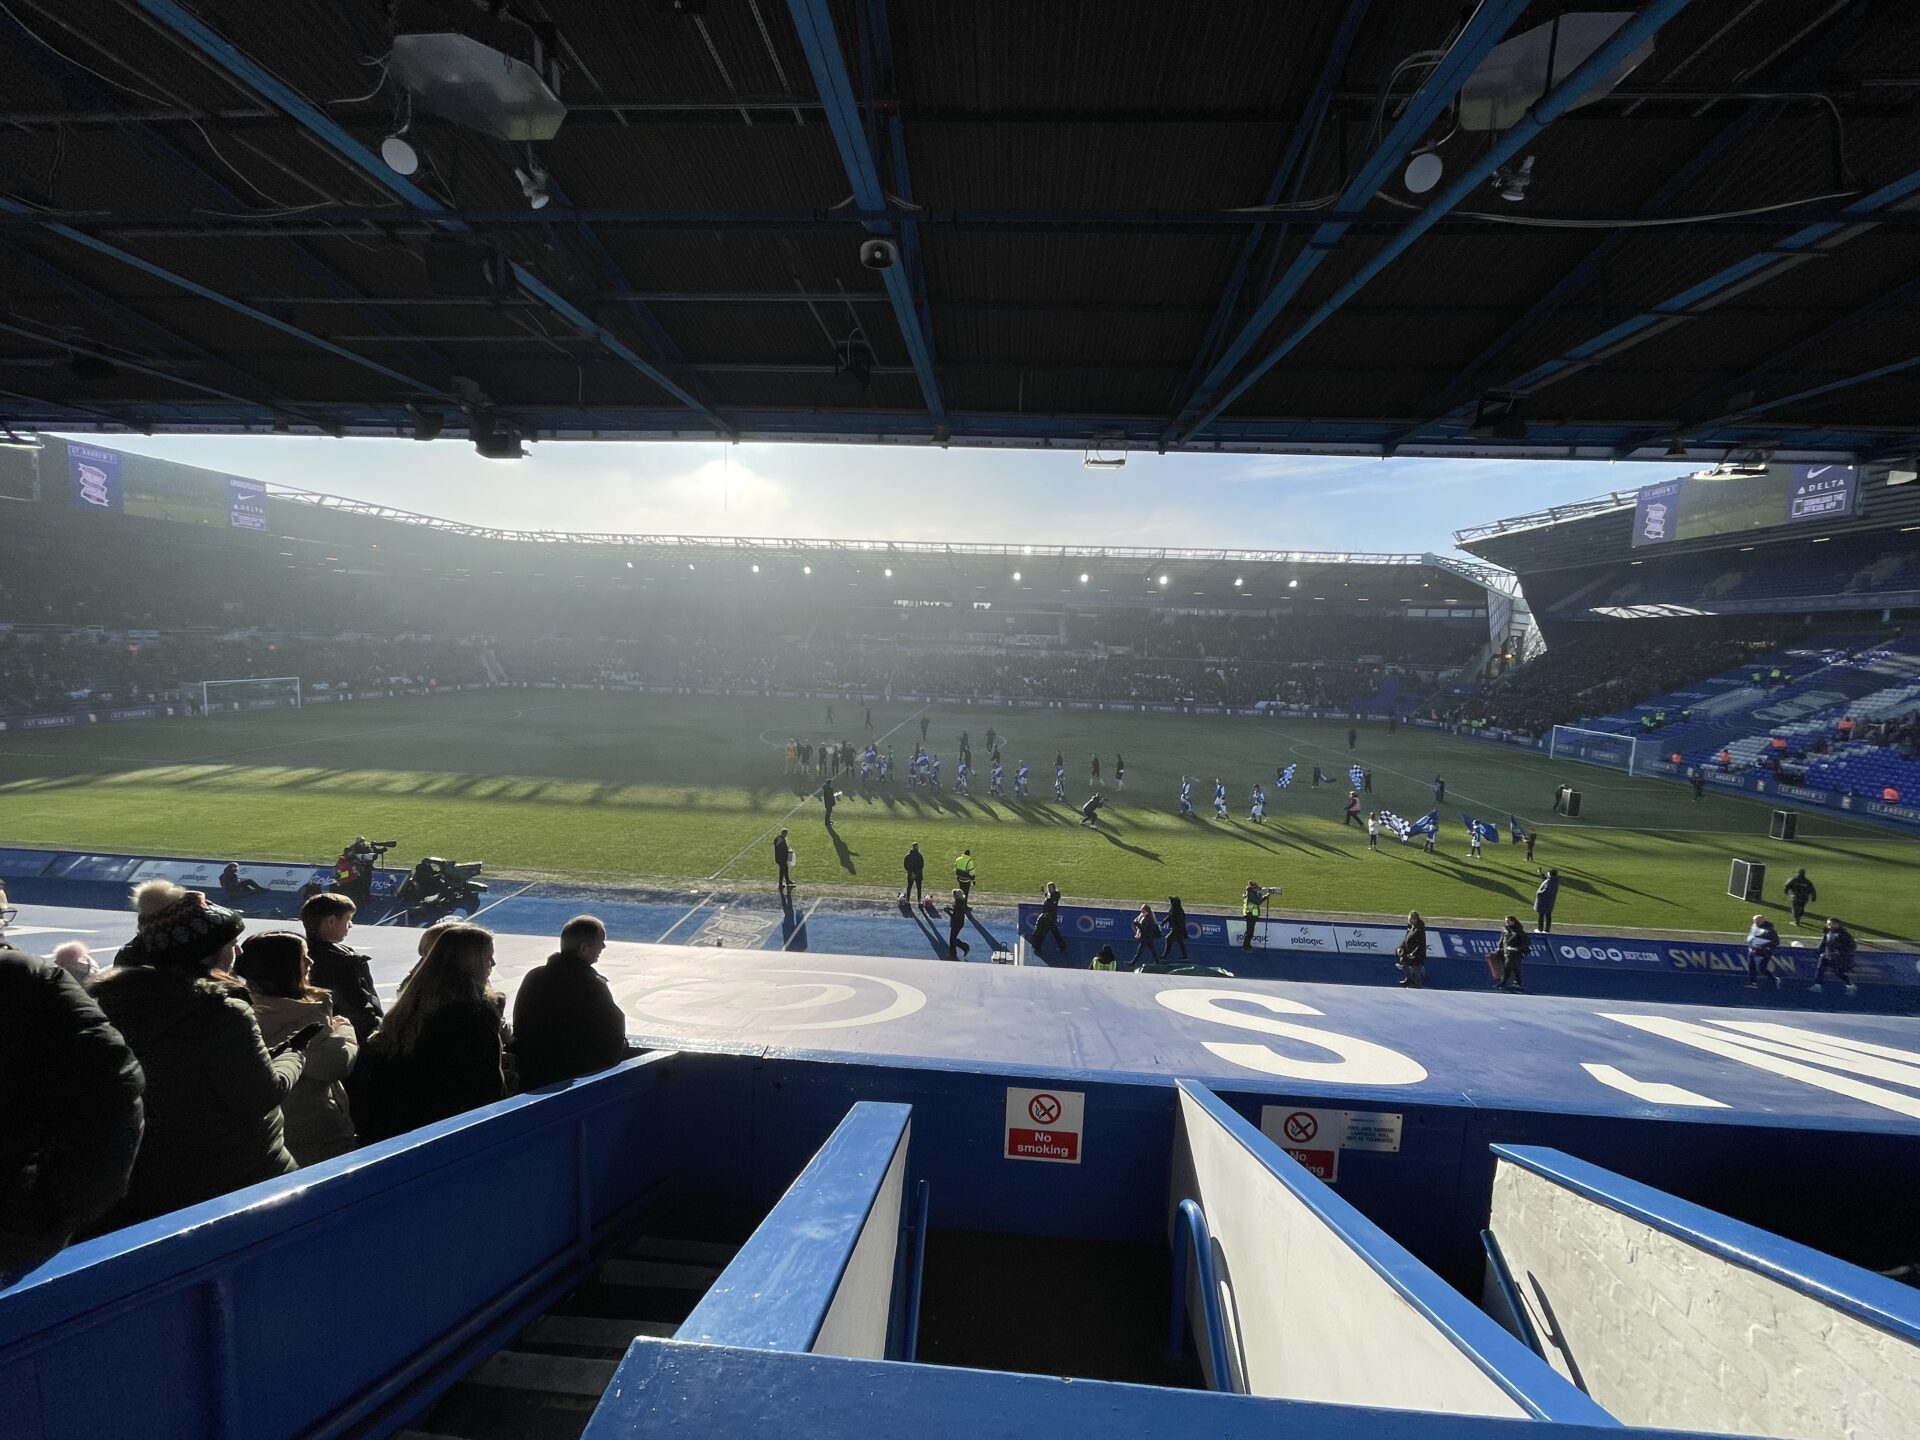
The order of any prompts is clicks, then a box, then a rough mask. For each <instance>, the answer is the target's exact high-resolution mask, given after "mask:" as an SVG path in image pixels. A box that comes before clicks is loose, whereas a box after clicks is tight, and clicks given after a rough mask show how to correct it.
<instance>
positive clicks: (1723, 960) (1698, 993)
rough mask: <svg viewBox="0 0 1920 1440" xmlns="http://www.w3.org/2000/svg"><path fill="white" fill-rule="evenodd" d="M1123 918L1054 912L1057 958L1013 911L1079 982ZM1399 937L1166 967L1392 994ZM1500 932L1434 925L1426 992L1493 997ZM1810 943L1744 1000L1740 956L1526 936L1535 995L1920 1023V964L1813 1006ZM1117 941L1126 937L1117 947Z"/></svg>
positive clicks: (1292, 924)
mask: <svg viewBox="0 0 1920 1440" xmlns="http://www.w3.org/2000/svg"><path fill="white" fill-rule="evenodd" d="M1134 913H1135V912H1133V911H1131V910H1117V909H1101V908H1095V907H1090V906H1066V905H1063V906H1061V907H1060V926H1061V929H1062V931H1063V932H1064V933H1065V934H1066V937H1067V949H1066V951H1065V953H1064V954H1063V953H1062V952H1061V951H1060V949H1059V948H1058V947H1057V946H1055V945H1054V944H1053V942H1052V940H1051V939H1049V940H1048V942H1047V944H1046V946H1045V948H1044V949H1043V950H1037V951H1036V950H1035V949H1034V948H1033V947H1032V943H1031V937H1032V935H1033V928H1034V925H1035V924H1036V923H1037V921H1038V917H1039V914H1040V907H1039V906H1037V905H1028V904H1023V905H1021V906H1020V916H1019V924H1020V933H1021V934H1022V935H1023V936H1026V937H1029V943H1028V950H1027V963H1028V964H1030V965H1033V964H1044V965H1048V966H1052V967H1055V968H1060V969H1068V970H1074V969H1080V970H1084V969H1085V968H1086V967H1087V965H1088V964H1089V963H1090V962H1091V960H1092V959H1093V956H1094V953H1095V952H1096V951H1097V950H1098V949H1099V947H1100V946H1101V945H1103V944H1108V945H1112V946H1113V947H1114V950H1115V953H1116V954H1117V955H1118V956H1119V958H1120V961H1121V963H1122V964H1125V963H1126V961H1127V958H1128V956H1129V955H1131V954H1132V951H1133V945H1132V939H1131V936H1132V925H1133V917H1134ZM1404 933H1405V931H1404V930H1403V929H1402V927H1400V926H1395V925H1369V924H1335V923H1332V922H1328V921H1317V920H1292V919H1287V918H1284V917H1274V918H1273V919H1271V920H1269V921H1265V922H1263V923H1262V924H1261V926H1260V927H1259V930H1258V938H1259V941H1260V943H1257V944H1256V945H1255V946H1254V947H1253V948H1252V949H1250V950H1243V949H1241V948H1240V947H1239V945H1238V943H1237V942H1236V937H1237V936H1238V935H1239V934H1240V926H1239V923H1238V922H1237V921H1234V920H1230V919H1228V918H1226V917H1223V916H1217V915H1191V914H1190V915H1189V916H1188V917H1187V936H1188V944H1187V955H1186V958H1185V960H1184V961H1182V959H1181V958H1180V957H1179V956H1177V955H1174V956H1168V957H1165V958H1166V962H1167V963H1172V964H1181V963H1191V964H1194V965H1212V966H1218V967H1219V968H1221V969H1224V970H1227V971H1230V972H1231V973H1232V974H1233V975H1235V976H1236V977H1241V978H1245V979H1254V980H1295V981H1310V982H1320V983H1333V984H1343V985H1394V984H1397V983H1398V982H1399V979H1400V976H1399V972H1398V971H1397V970H1396V969H1395V967H1394V959H1393V956H1394V950H1395V947H1396V946H1398V944H1399V943H1400V939H1401V936H1402V935H1403V934H1404ZM1499 933H1500V932H1499V931H1497V930H1485V929H1465V928H1461V927H1456V926H1439V925H1432V926H1429V927H1428V928H1427V956H1428V959H1427V985H1428V987H1429V988H1431V989H1436V990H1484V989H1486V988H1487V987H1488V985H1489V983H1490V982H1489V976H1488V970H1487V966H1486V957H1487V956H1488V955H1489V954H1490V953H1491V952H1492V951H1493V949H1494V948H1495V946H1496V945H1497V943H1498V940H1499ZM1816 933H1817V932H1808V935H1809V943H1808V944H1807V945H1805V946H1803V947H1795V946H1794V945H1792V944H1791V943H1789V944H1787V945H1784V946H1782V948H1781V949H1780V951H1779V952H1778V954H1777V955H1776V956H1775V959H1774V966H1773V973H1774V974H1775V975H1777V976H1779V977H1780V978H1781V980H1782V982H1783V988H1780V989H1774V988H1772V987H1767V988H1763V989H1761V990H1759V991H1751V990H1748V989H1747V988H1746V987H1745V983H1744V982H1745V980H1746V973H1747V952H1746V947H1745V946H1744V945H1735V944H1729V943H1726V942H1723V941H1709V940H1649V939H1629V938H1626V937H1623V936H1619V935H1575V934H1566V933H1562V932H1558V931H1556V932H1554V933H1552V934H1549V935H1534V936H1533V949H1532V950H1531V952H1530V953H1529V954H1528V956H1527V960H1526V984H1527V988H1528V989H1529V990H1530V991H1533V992H1535V993H1537V994H1541V995H1578V996H1587V997H1591V998H1596V999H1626V1000H1661V1001H1674V1002H1679V1003H1685V1004H1689V1005H1714V1006H1727V1005H1733V1006H1755V1005H1758V1006H1763V1007H1768V1008H1772V1007H1778V1006H1782V1005H1790V1006H1792V1007H1793V1008H1795V1009H1801V1010H1805V1009H1835V1010H1849V1011H1859V1012H1864V1013H1868V1014H1882V1015H1914V1014H1920V954H1916V953H1914V952H1912V951H1891V950H1862V951H1860V953H1859V955H1858V956H1857V957H1856V959H1855V962H1854V977H1853V978H1854V980H1855V981H1856V982H1857V983H1858V984H1859V987H1860V989H1859V993H1858V994H1857V995H1852V996H1848V995H1844V994H1842V992H1841V989H1840V987H1839V986H1837V985H1831V984H1830V985H1829V986H1827V987H1826V989H1825V990H1824V991H1823V993H1822V994H1819V995H1815V994H1813V993H1811V992H1810V991H1809V990H1808V989H1807V988H1806V987H1807V986H1808V985H1809V984H1811V983H1812V980H1813V977H1814V973H1815V971H1816V969H1817V967H1818V956H1817V952H1816V950H1815V948H1814V946H1815V943H1817V942H1815V941H1814V939H1813V936H1814V935H1815V934H1816ZM1122 937H1125V938H1124V939H1123V938H1122Z"/></svg>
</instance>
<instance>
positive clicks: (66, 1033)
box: [0, 890, 146, 1288]
mask: <svg viewBox="0 0 1920 1440" xmlns="http://www.w3.org/2000/svg"><path fill="white" fill-rule="evenodd" d="M12 914H13V912H12V910H11V909H10V908H9V907H8V905H7V898H6V892H5V891H4V890H0V1288H5V1286H7V1285H8V1284H9V1283H11V1281H12V1280H13V1279H15V1278H17V1277H18V1276H20V1275H23V1274H25V1273H26V1272H27V1271H29V1270H31V1269H33V1268H34V1267H35V1266H37V1265H39V1264H40V1263H41V1262H42V1261H43V1260H46V1259H47V1258H48V1257H49V1256H52V1255H55V1254H57V1253H58V1252H59V1251H60V1250H61V1249H63V1248H64V1247H65V1246H66V1244H67V1242H68V1240H69V1239H71V1238H72V1236H73V1235H74V1233H75V1232H76V1231H78V1230H80V1229H82V1228H84V1227H85V1226H86V1225H87V1224H88V1223H89V1222H91V1221H93V1220H94V1219H96V1218H97V1217H98V1216H100V1215H101V1214H103V1213H105V1212H106V1211H107V1210H108V1209H109V1208H110V1207H111V1206H112V1205H113V1204H114V1203H115V1202H116V1201H117V1200H119V1199H120V1197H121V1196H122V1195H124V1194H125V1193H126V1189H127V1177H128V1175H129V1174H130V1173H131V1172H132V1170H133V1157H134V1153H135V1152H136V1151H137V1150H138V1149H139V1146H140V1131H141V1127H142V1124H143V1115H144V1112H143V1109H142V1106H141V1098H140V1097H141V1092H142V1091H143V1089H144V1088H145V1084H146V1081H145V1077H144V1076H142V1075H141V1073H140V1065H139V1062H138V1061H136V1060H135V1059H134V1058H133V1052H132V1051H130V1050H129V1049H128V1048H127V1045H126V1042H125V1041H124V1040H122V1039H121V1038H120V1034H119V1032H118V1031H116V1030H115V1029H114V1028H113V1026H111V1025H109V1024H108V1023H107V1018H106V1016H105V1015H103V1014H101V1013H100V1007H99V1006H98V1005H96V1004H94V1002H93V1001H92V1000H91V999H90V998H89V997H88V995H87V992H86V991H85V990H83V989H82V988H81V987H80V984H79V982H78V981H77V980H75V979H74V978H73V977H72V976H71V975H69V974H68V973H67V972H66V971H64V970H62V969H61V968H60V967H59V966H58V965H54V964H52V963H50V962H48V961H45V960H42V959H40V958H39V957H38V956H35V955H29V954H27V953H26V952H25V951H24V950H16V949H14V948H13V947H12V946H11V945H9V944H8V943H7V939H6V935H5V931H6V927H7V922H8V921H9V920H11V918H12Z"/></svg>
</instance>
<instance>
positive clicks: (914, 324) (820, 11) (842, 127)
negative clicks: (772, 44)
mask: <svg viewBox="0 0 1920 1440" xmlns="http://www.w3.org/2000/svg"><path fill="white" fill-rule="evenodd" d="M142 3H147V0H142ZM787 8H788V10H789V11H791V12H792V15H793V25H794V29H795V30H797V31H798V32H799V34H800V46H801V48H802V49H803V50H805V51H806V52H807V66H808V68H809V69H811V70H812V71H813V84H814V88H815V89H816V90H818V91H819V92H820V101H821V104H822V105H823V106H824V107H825V111H826V120H827V127H828V128H829V129H830V130H831V131H832V132H833V143H834V145H835V146H836V147H837V148H838V149H839V151H840V163H841V165H842V166H843V167H844V168H845V169H846V172H847V179H848V181H849V182H850V183H851V184H852V186H853V204H854V208H855V209H856V210H859V211H862V212H864V213H867V214H870V215H873V216H876V217H877V216H882V215H884V214H885V212H886V210H887V195H886V190H885V188H884V187H883V186H882V185H881V183H880V170H879V167H878V166H877V165H876V164H875V163H874V158H873V147H872V146H871V145H870V144H868V143H867V131H866V127H865V125H864V124H862V122H861V119H860V109H859V106H858V104H857V103H856V102H855V100H854V96H853V81H852V78H851V77H850V76H849V75H848V74H847V62H846V57H845V56H844V55H843V54H842V53H841V51H840V40H839V37H838V36H837V35H836V34H835V33H834V28H833V16H832V14H831V13H830V11H829V10H828V7H827V0H787ZM862 223H863V225H864V226H865V228H866V231H867V233H868V234H869V235H875V236H879V237H881V238H884V239H892V238H894V234H895V227H894V225H893V222H892V221H891V220H888V219H881V218H873V219H868V220H865V221H863V222H862ZM906 272H907V267H906V266H904V265H899V264H896V265H891V266H889V267H888V268H887V269H885V270H882V271H881V272H880V278H881V280H882V281H883V282H885V284H886V287H887V298H888V299H889V300H890V301H892V302H893V315H894V319H895V320H897V321H898V322H899V324H900V335H901V338H902V339H904V340H905V341H906V345H907V354H908V356H909V357H910V358H911V359H912V361H913V373H914V374H915V376H917V377H918V378H919V381H920V394H921V396H922V398H923V399H925V401H926V405H927V414H928V415H929V416H930V417H931V418H932V420H933V423H934V425H935V426H936V427H941V426H944V425H945V424H946V423H947V407H946V403H945V401H943V400H942V399H941V397H940V381H939V377H938V376H936V375H935V374H934V369H933V350H932V348H931V347H930V346H929V345H928V344H927V336H926V331H925V330H923V329H922V328H921V324H920V314H919V310H918V309H917V307H916V306H915V305H914V303H913V285H912V282H911V281H910V280H909V279H908V276H907V273H906Z"/></svg>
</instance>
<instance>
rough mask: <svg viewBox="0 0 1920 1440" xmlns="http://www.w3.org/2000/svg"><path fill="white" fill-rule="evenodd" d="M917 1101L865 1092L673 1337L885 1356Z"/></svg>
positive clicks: (759, 1347)
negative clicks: (892, 1100) (875, 1097)
mask: <svg viewBox="0 0 1920 1440" xmlns="http://www.w3.org/2000/svg"><path fill="white" fill-rule="evenodd" d="M912 1113H913V1112H912V1107H911V1106H908V1105H894V1104H880V1103H876V1102H872V1101H863V1102H862V1103H860V1104H857V1105H855V1106H854V1107H853V1108H852V1109H851V1110H850V1111H848V1112H847V1118H846V1119H844V1120H842V1121H841V1122H840V1124H839V1125H838V1126H837V1127H836V1128H835V1129H834V1132H833V1134H832V1135H830V1136H828V1137H827V1143H826V1144H825V1145H823V1146H821V1147H820V1150H819V1152H818V1153H817V1154H815V1155H814V1157H813V1159H812V1160H810V1161H808V1163H807V1168H806V1169H805V1170H802V1171H801V1172H800V1177H799V1178H798V1179H797V1180H795V1181H794V1182H793V1185H792V1187H791V1188H789V1189H788V1191H787V1193H786V1194H785V1195H783V1196H782V1197H781V1198H780V1202H779V1203H778V1204H777V1205H775V1206H774V1207H773V1210H772V1212H771V1213H770V1214H769V1215H768V1216H767V1218H766V1219H765V1220H763V1221H761V1222H760V1225H759V1226H758V1228H756V1229H755V1230H754V1232H753V1234H752V1236H751V1237H750V1238H749V1239H748V1240H747V1243H746V1244H745V1245H743V1246H742V1247H741V1248H740V1252H739V1253H738V1254H737V1255H735V1256H734V1257H733V1260H732V1261H731V1262H730V1263H729V1264H728V1266H727V1268H726V1269H725V1270H723V1271H722V1272H721V1273H720V1277H719V1279H717V1280H715V1281H714V1282H713V1286H712V1288H710V1289H709V1290H708V1291H707V1293H706V1295H705V1296H704V1297H703V1298H702V1299H701V1301H700V1303H699V1304H698V1305H697V1306H695V1307H694V1310H693V1313H692V1314H690V1315H688V1316H687V1318H686V1321H685V1322H684V1323H683V1324H682V1325H681V1326H680V1328H679V1330H678V1331H677V1332H676V1338H679V1339H682V1340H699V1341H705V1342H709V1343H713V1344H723V1345H744V1346H747V1347H749V1348H751V1349H757V1350H804V1351H819V1352H821V1353H825V1354H836V1355H866V1356H867V1357H868V1358H871V1359H881V1358H885V1357H886V1356H887V1355H888V1354H890V1353H891V1352H892V1350H893V1349H895V1348H897V1347H898V1346H899V1345H900V1344H901V1343H902V1341H903V1339H904V1335H903V1334H901V1335H896V1336H894V1337H893V1346H891V1347H890V1346H889V1343H888V1341H889V1337H888V1328H889V1327H888V1321H889V1317H890V1316H891V1315H892V1313H893V1310H894V1304H893V1299H894V1295H893V1290H894V1281H895V1270H896V1266H895V1259H896V1249H897V1242H898V1239H899V1234H900V1229H901V1201H902V1197H903V1194H904V1186H905V1169H906V1160H907V1149H908V1140H909V1120H910V1117H911V1115H912Z"/></svg>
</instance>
